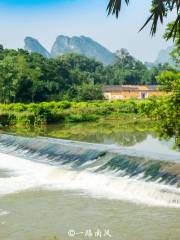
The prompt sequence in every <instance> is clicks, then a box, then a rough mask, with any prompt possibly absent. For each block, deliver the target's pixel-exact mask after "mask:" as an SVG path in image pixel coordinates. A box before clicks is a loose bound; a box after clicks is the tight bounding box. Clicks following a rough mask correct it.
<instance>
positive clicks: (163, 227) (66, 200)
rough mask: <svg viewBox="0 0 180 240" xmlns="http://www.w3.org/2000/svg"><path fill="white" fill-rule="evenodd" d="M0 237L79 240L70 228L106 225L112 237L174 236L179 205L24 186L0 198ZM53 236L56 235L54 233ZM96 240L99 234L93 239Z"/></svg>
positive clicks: (153, 239) (154, 239)
mask: <svg viewBox="0 0 180 240" xmlns="http://www.w3.org/2000/svg"><path fill="white" fill-rule="evenodd" d="M0 206H1V208H2V209H4V210H7V211H9V214H7V215H4V216H0V223H1V224H0V239H3V240H11V239H14V240H26V239H27V240H51V239H58V240H69V239H76V240H81V239H82V240H84V239H93V240H94V239H97V238H95V237H91V238H88V237H87V238H86V237H84V234H82V235H80V236H76V237H69V236H68V232H69V230H70V229H72V230H74V231H76V232H77V233H78V232H85V231H86V230H87V229H91V230H92V231H93V232H95V231H96V230H97V229H100V230H101V231H102V232H103V231H104V229H109V231H110V234H111V236H112V237H111V238H110V237H102V238H101V239H113V240H121V239H122V240H166V239H167V240H168V239H169V240H179V236H180V228H179V223H180V209H170V208H167V209H166V208H157V207H154V208H153V207H147V206H143V205H142V206H141V205H135V204H130V203H126V202H121V201H110V200H103V199H101V200H100V199H94V198H89V197H86V196H80V195H77V194H73V193H71V192H51V191H49V192H44V191H40V190H39V191H28V192H23V193H18V194H13V195H11V196H6V197H3V198H1V199H0ZM54 236H56V237H57V238H54ZM99 239H100V238H99Z"/></svg>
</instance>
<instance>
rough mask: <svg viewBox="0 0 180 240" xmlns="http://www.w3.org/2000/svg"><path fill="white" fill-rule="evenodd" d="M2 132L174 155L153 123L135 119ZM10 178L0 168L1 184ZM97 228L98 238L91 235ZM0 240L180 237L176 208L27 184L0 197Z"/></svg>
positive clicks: (167, 239)
mask: <svg viewBox="0 0 180 240" xmlns="http://www.w3.org/2000/svg"><path fill="white" fill-rule="evenodd" d="M6 131H8V132H10V133H16V134H18V135H28V136H35V135H42V136H48V137H55V138H64V139H71V140H78V141H87V142H96V143H104V144H114V145H118V146H129V147H134V146H135V149H144V150H146V149H151V150H152V151H153V152H154V153H156V152H157V153H159V152H160V153H163V154H166V153H167V154H177V153H176V152H175V151H174V150H173V149H172V147H173V141H165V140H159V138H158V134H157V133H156V131H155V130H154V126H153V123H150V122H148V123H146V122H141V123H138V122H136V120H134V121H133V122H130V123H128V121H126V120H124V121H116V120H114V121H100V122H98V123H79V124H65V125H62V124H58V125H51V126H48V127H47V128H45V129H39V130H38V131H37V130H36V131H32V130H25V129H6ZM10 158H11V155H9V156H8V159H10ZM0 160H1V159H0ZM39 173H40V172H39ZM9 176H11V177H14V176H15V175H14V173H13V171H12V172H11V171H9V172H8V171H7V170H5V169H0V183H1V179H3V181H5V183H6V178H8V177H9ZM35 177H36V178H37V182H38V181H40V180H39V179H38V176H35ZM20 180H21V179H20ZM89 181H90V180H89ZM9 187H10V188H11V186H9ZM137 194H138V192H137ZM152 194H153V192H152ZM155 194H156V193H155ZM98 229H99V231H100V232H101V234H102V235H101V237H100V236H99V237H97V236H95V234H96V232H97V230H98ZM70 230H73V233H74V232H75V233H76V234H78V233H79V234H78V235H76V236H75V237H70V236H69V235H68V232H69V231H70ZM87 230H90V231H91V232H92V234H93V236H91V237H86V236H85V233H86V231H87ZM105 230H108V231H109V234H110V235H111V237H110V236H104V231H105ZM71 232H72V231H71ZM1 239H2V240H70V239H72V240H73V239H74V240H86V239H92V240H95V239H112V240H179V239H180V208H171V207H160V206H151V205H144V204H135V203H131V202H126V201H122V200H113V199H106V198H98V197H97V198H96V197H92V196H90V195H87V194H85V193H83V192H80V191H70V190H58V189H54V188H53V189H51V188H49V190H43V189H38V188H35V189H33V188H32V189H28V190H23V191H22V190H21V191H18V192H15V193H11V194H6V195H2V196H0V240H1Z"/></svg>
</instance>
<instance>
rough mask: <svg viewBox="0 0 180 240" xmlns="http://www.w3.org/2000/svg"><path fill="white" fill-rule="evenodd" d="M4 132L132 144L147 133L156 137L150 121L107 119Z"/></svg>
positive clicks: (143, 138) (145, 136)
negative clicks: (129, 121)
mask: <svg viewBox="0 0 180 240" xmlns="http://www.w3.org/2000/svg"><path fill="white" fill-rule="evenodd" d="M6 132H11V133H15V134H18V135H24V136H37V135H40V136H48V137H54V138H62V139H71V140H76V141H85V142H93V143H104V144H115V145H121V146H133V145H136V144H137V143H141V142H143V141H144V140H145V139H146V138H147V137H148V135H151V136H153V137H157V134H156V132H155V130H154V128H153V124H152V123H151V122H131V123H126V122H124V121H118V120H111V121H110V120H109V121H107V120H106V121H100V122H86V123H68V124H62V123H61V124H54V125H49V126H47V127H44V128H40V129H24V128H22V129H6Z"/></svg>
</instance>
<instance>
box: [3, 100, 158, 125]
mask: <svg viewBox="0 0 180 240" xmlns="http://www.w3.org/2000/svg"><path fill="white" fill-rule="evenodd" d="M160 104H161V100H160V99H157V98H152V99H147V100H124V101H122V100H120V101H113V102H108V101H94V102H69V101H61V102H42V103H30V104H22V103H14V104H0V124H1V126H14V127H20V126H22V127H32V126H33V127H37V126H38V127H40V126H44V125H47V124H52V123H58V122H87V121H95V120H98V119H101V118H118V116H121V115H122V114H133V115H138V116H139V115H143V116H149V117H151V116H154V115H155V111H157V107H158V105H160Z"/></svg>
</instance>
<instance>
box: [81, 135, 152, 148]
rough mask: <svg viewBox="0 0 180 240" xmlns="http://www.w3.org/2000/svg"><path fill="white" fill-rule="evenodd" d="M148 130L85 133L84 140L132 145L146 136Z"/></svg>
mask: <svg viewBox="0 0 180 240" xmlns="http://www.w3.org/2000/svg"><path fill="white" fill-rule="evenodd" d="M147 135H148V132H145V131H144V132H142V131H139V132H138V131H136V132H125V131H119V132H115V131H113V132H111V133H110V134H106V133H104V134H102V133H98V132H97V133H96V134H89V135H86V136H85V138H84V139H81V140H84V141H88V142H97V143H109V144H118V145H123V146H133V145H135V144H136V143H139V142H142V141H144V140H145V139H146V138H147Z"/></svg>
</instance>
